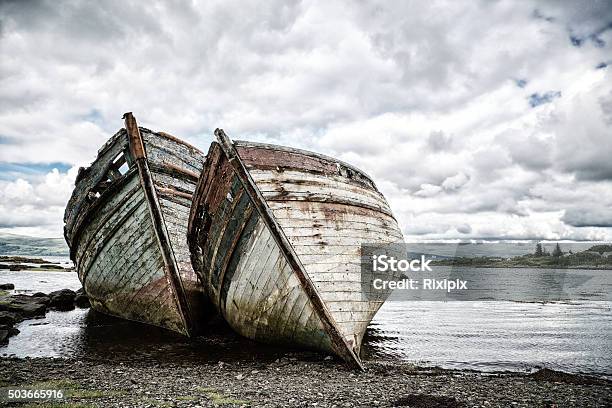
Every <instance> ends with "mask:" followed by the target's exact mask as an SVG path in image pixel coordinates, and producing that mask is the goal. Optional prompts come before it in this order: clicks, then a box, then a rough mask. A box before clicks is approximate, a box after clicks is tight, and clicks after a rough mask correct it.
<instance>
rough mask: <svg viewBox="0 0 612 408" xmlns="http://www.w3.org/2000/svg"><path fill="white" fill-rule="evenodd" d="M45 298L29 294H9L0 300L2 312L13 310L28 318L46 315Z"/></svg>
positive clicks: (0, 310)
mask: <svg viewBox="0 0 612 408" xmlns="http://www.w3.org/2000/svg"><path fill="white" fill-rule="evenodd" d="M45 299H46V298H40V297H32V296H27V295H12V296H7V297H4V298H2V300H1V301H0V312H2V311H4V312H13V313H16V314H17V315H19V316H20V317H22V318H26V319H30V318H33V317H38V316H44V315H45V312H46V311H47V305H46V302H45Z"/></svg>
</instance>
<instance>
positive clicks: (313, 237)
mask: <svg viewBox="0 0 612 408" xmlns="http://www.w3.org/2000/svg"><path fill="white" fill-rule="evenodd" d="M215 135H216V136H217V139H218V141H219V143H213V145H212V146H211V148H210V150H209V153H208V161H207V162H206V165H205V168H204V170H203V171H202V175H201V177H200V181H199V182H198V186H197V188H196V191H195V193H194V197H193V204H192V206H191V211H190V217H189V227H188V243H189V248H190V251H191V259H192V265H193V267H194V270H195V272H196V273H197V274H198V275H199V276H200V278H201V280H202V282H204V283H205V289H206V290H207V292H208V296H209V297H210V298H211V299H213V303H214V305H215V307H216V308H217V310H218V311H219V313H221V315H222V316H223V317H224V318H225V319H226V320H227V321H228V323H229V324H230V326H232V327H233V328H234V329H235V330H236V331H237V332H239V333H241V334H242V335H244V336H246V337H250V338H253V339H255V340H259V341H264V342H273V343H285V344H292V345H301V346H304V347H309V348H314V349H319V350H325V351H330V352H334V353H336V354H338V355H339V356H341V357H342V358H343V359H344V360H346V361H347V362H349V363H350V364H353V365H355V366H357V367H359V368H362V365H361V360H360V359H359V351H360V345H361V341H362V338H363V334H364V332H365V329H366V327H367V325H368V323H369V322H370V321H371V319H372V318H373V316H374V314H375V313H376V311H377V310H378V308H379V307H380V306H381V305H382V301H376V302H372V301H369V300H367V299H363V298H362V294H361V286H360V281H359V279H353V283H354V284H351V282H345V281H344V279H345V277H346V276H348V275H349V274H350V275H351V276H357V277H358V276H360V269H359V268H360V253H359V246H360V244H361V243H362V242H368V243H383V242H398V241H401V240H402V234H401V232H400V230H399V228H398V226H397V222H396V220H395V218H393V215H392V213H391V210H390V209H389V207H388V204H387V203H386V200H385V199H384V197H382V195H381V194H380V193H379V192H378V190H377V189H376V186H375V185H374V183H373V182H372V181H371V180H370V179H369V177H367V176H366V175H365V174H364V173H362V172H361V171H359V170H358V169H356V168H354V167H352V166H350V165H348V164H346V163H343V162H340V161H337V160H334V159H332V158H329V157H325V156H322V155H318V154H315V153H311V152H305V151H302V150H297V149H290V148H286V147H280V146H272V145H264V144H256V143H248V142H235V143H232V142H231V141H230V140H229V138H228V137H227V136H226V135H225V134H224V133H223V131H221V130H217V131H216V132H215ZM330 251H331V252H330ZM325 252H328V253H325ZM317 253H323V254H324V256H323V258H322V259H323V261H324V262H326V263H327V264H323V263H322V262H321V259H319V258H316V254H317ZM337 271H343V273H338V272H337ZM342 285H344V287H342V288H340V286H342ZM340 289H342V290H340Z"/></svg>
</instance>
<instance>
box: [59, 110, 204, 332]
mask: <svg viewBox="0 0 612 408" xmlns="http://www.w3.org/2000/svg"><path fill="white" fill-rule="evenodd" d="M124 119H125V129H121V130H120V131H119V132H118V133H117V134H115V135H114V136H113V137H111V138H110V139H109V140H108V141H107V142H106V144H105V145H104V146H103V147H102V148H101V149H100V150H99V152H98V156H97V158H96V160H95V161H94V162H93V163H92V164H91V166H90V167H88V168H81V169H80V170H79V173H78V176H77V178H76V182H75V189H74V192H73V194H72V197H71V198H70V201H69V202H68V206H67V207H66V211H65V214H64V222H65V227H64V235H65V238H66V241H67V242H68V245H69V247H70V257H71V259H72V261H73V262H74V264H75V267H76V270H77V272H78V275H79V279H80V280H81V283H82V284H83V288H84V290H85V292H86V293H87V295H88V296H89V299H90V302H91V305H92V307H93V308H94V309H96V310H98V311H100V312H104V313H107V314H110V315H114V316H118V317H122V318H125V319H130V320H135V321H139V322H143V323H148V324H152V325H155V326H160V327H163V328H166V329H170V330H173V331H175V332H178V333H181V334H184V335H191V334H192V333H194V332H195V331H197V330H198V328H199V327H200V322H201V321H202V319H203V316H202V314H203V313H205V310H206V301H205V294H204V292H203V290H202V288H201V286H200V285H199V283H198V279H197V276H196V275H195V273H194V271H193V269H192V267H191V261H190V258H189V249H188V245H187V242H186V237H187V222H188V218H189V209H190V207H191V199H192V194H193V191H194V190H195V187H196V183H197V180H198V176H199V174H200V172H201V171H202V167H203V164H204V162H205V160H206V158H205V156H204V154H203V153H202V152H201V151H199V150H198V149H197V148H195V147H193V146H190V145H189V144H187V143H185V142H183V141H181V140H179V139H177V138H175V137H173V136H171V135H169V134H166V133H163V132H153V131H151V130H148V129H145V128H139V127H138V125H137V124H136V120H135V118H134V116H133V115H132V114H131V113H126V114H125V115H124Z"/></svg>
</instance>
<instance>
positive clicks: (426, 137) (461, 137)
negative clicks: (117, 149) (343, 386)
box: [0, 0, 612, 240]
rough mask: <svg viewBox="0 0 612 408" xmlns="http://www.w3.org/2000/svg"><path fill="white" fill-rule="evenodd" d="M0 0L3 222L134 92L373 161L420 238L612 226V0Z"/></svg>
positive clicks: (263, 136) (58, 183) (89, 152)
mask: <svg viewBox="0 0 612 408" xmlns="http://www.w3.org/2000/svg"><path fill="white" fill-rule="evenodd" d="M194 3H196V2H182V3H179V2H174V1H173V2H170V1H168V2H159V1H147V2H131V1H126V0H120V1H103V2H85V1H56V0H49V1H25V0H24V1H7V0H3V1H1V2H0V232H10V233H20V234H29V235H37V236H61V234H62V225H63V223H62V215H63V210H64V206H65V203H66V201H67V199H68V197H69V195H70V193H71V190H72V184H73V180H74V177H75V175H76V171H77V168H78V166H81V165H86V164H88V163H89V162H90V161H91V160H93V158H94V157H95V154H96V152H97V149H98V148H99V147H100V146H101V145H102V144H103V142H104V141H105V140H106V139H107V138H108V137H110V136H111V135H112V134H113V133H115V132H116V131H117V130H118V129H119V128H120V127H121V126H122V120H121V116H122V114H123V113H124V112H126V111H133V112H134V113H135V115H136V117H137V119H138V121H139V123H140V124H141V125H142V126H145V127H148V128H151V129H154V130H163V131H166V132H169V133H172V134H175V135H177V136H179V137H182V138H184V139H186V140H187V141H189V142H191V143H193V144H195V145H197V146H199V147H201V148H202V149H203V150H207V148H208V145H209V143H210V141H211V140H212V137H211V136H212V132H213V130H214V129H215V128H216V127H222V128H224V129H225V130H226V132H227V133H228V134H229V135H230V136H232V137H233V138H235V139H249V140H256V141H267V142H272V143H280V144H285V145H290V146H294V147H300V148H306V149H310V150H314V151H317V152H320V153H325V154H329V155H333V156H336V157H339V158H341V159H344V160H345V161H348V162H350V163H352V164H354V165H356V166H358V167H360V168H362V169H363V170H365V171H366V172H367V173H369V174H370V175H371V176H372V177H373V178H374V180H375V181H376V183H377V184H378V186H379V188H380V189H381V191H382V192H383V193H384V194H385V195H386V196H387V198H388V200H389V201H390V203H391V206H392V208H393V210H394V212H395V214H396V216H397V218H398V220H399V222H400V225H401V227H402V229H403V231H404V233H405V235H406V237H407V238H408V239H438V238H462V239H469V238H489V239H499V238H508V239H533V238H544V239H575V240H584V239H590V240H612V74H611V70H612V3H611V2H607V1H599V2H598V1H588V2H586V1H585V2H579V1H576V2H565V1H561V2H559V1H542V2H526V1H525V2H517V1H499V2H495V1H486V2H478V1H466V2H457V1H449V2H430V1H427V2H422V1H414V2H409V1H397V2H390V1H364V2H349V1H347V2H337V1H320V2H319V1H303V2H288V1H284V0H283V1H268V2H258V3H255V2H253V3H251V2H234V1H227V0H226V1H222V2H218V3H217V4H214V2H209V1H206V2H197V3H198V4H197V5H196V4H194Z"/></svg>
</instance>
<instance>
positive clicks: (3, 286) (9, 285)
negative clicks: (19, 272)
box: [0, 283, 15, 290]
mask: <svg viewBox="0 0 612 408" xmlns="http://www.w3.org/2000/svg"><path fill="white" fill-rule="evenodd" d="M0 289H2V290H11V289H15V285H13V284H12V283H1V284H0Z"/></svg>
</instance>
